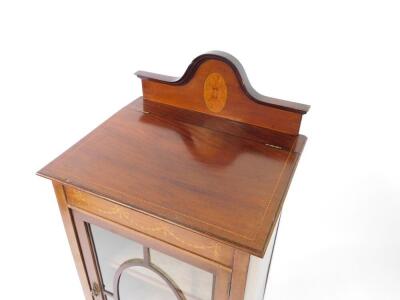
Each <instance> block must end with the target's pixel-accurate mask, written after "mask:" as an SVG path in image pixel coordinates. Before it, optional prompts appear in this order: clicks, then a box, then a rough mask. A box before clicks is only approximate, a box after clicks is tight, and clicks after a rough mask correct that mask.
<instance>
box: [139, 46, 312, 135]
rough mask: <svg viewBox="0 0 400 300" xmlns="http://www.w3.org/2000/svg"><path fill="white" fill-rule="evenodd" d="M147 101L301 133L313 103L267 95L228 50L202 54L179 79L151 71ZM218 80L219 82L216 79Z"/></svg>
mask: <svg viewBox="0 0 400 300" xmlns="http://www.w3.org/2000/svg"><path fill="white" fill-rule="evenodd" d="M136 74H137V75H138V76H139V77H140V78H141V79H142V87H143V97H144V99H145V100H148V101H153V102H158V103H163V104H167V105H171V106H174V107H178V108H183V109H187V110H190V111H197V112H201V113H204V114H208V115H211V116H219V117H222V118H225V119H228V120H232V121H238V122H241V123H246V124H251V125H254V126H259V127H262V128H269V129H272V130H275V131H278V132H282V133H286V134H291V135H297V134H298V133H299V128H300V123H301V119H302V115H303V114H305V113H306V112H307V111H308V109H309V106H308V105H304V104H300V103H295V102H290V101H284V100H279V99H274V98H270V97H266V96H263V95H260V94H259V93H257V92H256V91H255V90H254V89H253V88H252V87H251V85H250V83H249V81H248V79H247V76H246V74H245V72H244V70H243V67H242V66H241V65H240V63H239V62H238V61H237V60H236V59H235V58H234V57H232V56H230V55H228V54H226V53H224V52H213V53H209V54H205V55H201V56H199V57H198V58H196V59H195V60H194V61H193V63H192V64H191V65H190V66H189V68H188V69H187V71H186V72H185V74H184V75H183V76H182V77H181V78H180V79H176V78H173V77H165V76H162V75H158V74H153V73H148V72H142V71H140V72H137V73H136ZM216 80H217V81H216Z"/></svg>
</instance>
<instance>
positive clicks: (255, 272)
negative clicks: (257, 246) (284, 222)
mask: <svg viewBox="0 0 400 300" xmlns="http://www.w3.org/2000/svg"><path fill="white" fill-rule="evenodd" d="M278 227H279V220H278V222H277V223H276V225H275V228H274V231H273V233H272V235H271V238H270V240H269V243H268V247H267V250H266V251H265V255H264V258H259V257H256V256H253V255H251V256H250V263H249V271H248V273H247V283H246V290H245V297H244V300H263V299H264V295H265V289H266V286H267V280H268V274H269V270H270V267H271V260H272V254H273V252H274V246H275V240H276V235H277V232H278Z"/></svg>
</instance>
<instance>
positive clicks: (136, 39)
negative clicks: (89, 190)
mask: <svg viewBox="0 0 400 300" xmlns="http://www.w3.org/2000/svg"><path fill="white" fill-rule="evenodd" d="M396 2H397V1H366V0H363V1H355V0H336V1H321V0H319V1H311V0H305V1H289V0H279V1H278V0H275V1H260V2H252V1H246V2H245V3H246V4H245V3H244V2H242V3H240V4H238V3H237V2H235V1H196V2H194V1H193V2H192V1H133V0H132V1H99V0H98V1H82V0H81V1H71V0H70V1H54V0H53V1H42V0H38V1H18V0H14V1H1V2H0V101H1V106H0V109H1V115H0V130H1V147H0V151H1V155H0V160H1V161H0V163H1V164H0V165H1V171H2V172H1V175H0V176H1V181H0V182H1V198H2V199H1V200H2V201H1V218H0V230H1V246H0V254H1V255H0V276H1V280H0V282H1V293H2V295H1V298H2V299H58V300H63V299H68V300H70V299H83V296H82V292H81V288H80V284H79V282H78V276H77V274H76V271H75V267H74V264H73V261H72V256H71V254H70V250H69V247H68V245H67V239H66V236H65V234H64V229H63V226H62V222H61V218H60V216H59V212H58V207H57V204H56V200H55V198H54V196H53V191H52V188H51V184H50V182H49V181H46V180H44V179H42V178H39V177H37V176H35V175H34V173H35V172H36V171H37V170H38V169H39V168H41V167H42V166H43V165H45V164H46V163H47V162H49V160H51V159H53V158H55V157H56V156H57V155H59V154H60V153H61V152H62V151H64V150H65V149H66V148H67V147H69V146H71V145H72V144H73V143H75V142H76V141H78V140H79V139H80V138H81V137H82V136H84V135H85V134H86V133H88V132H90V131H91V130H92V129H94V128H95V127H96V126H97V125H98V124H99V123H100V122H102V121H103V120H105V119H106V118H107V117H109V116H110V115H111V114H113V113H114V112H115V111H117V110H118V109H120V108H121V107H122V106H124V105H125V104H127V103H129V102H130V101H131V100H133V99H134V98H136V97H137V96H139V95H140V94H141V88H140V80H139V79H137V78H136V77H135V76H134V75H133V73H134V72H135V71H136V70H138V69H143V70H148V71H154V72H157V73H162V74H169V75H175V76H180V75H182V74H183V71H184V70H185V69H186V67H187V66H188V64H189V63H190V61H191V60H192V59H193V58H194V57H195V56H197V55H199V54H201V53H203V52H206V51H209V50H223V51H227V52H230V53H231V54H233V55H234V56H236V57H237V58H238V59H239V60H240V61H241V62H242V64H243V65H244V67H245V69H246V71H247V74H248V76H249V79H250V81H251V82H252V84H253V86H254V87H255V88H256V89H257V90H258V91H259V92H261V93H263V94H266V95H269V96H272V97H277V98H281V99H287V100H293V101H298V102H303V103H307V104H311V106H312V107H311V110H310V112H309V113H308V114H307V115H306V116H305V117H304V121H303V125H302V129H301V132H302V133H303V134H305V135H307V136H308V137H309V141H308V144H307V145H306V148H305V152H304V155H303V157H302V160H301V161H300V164H299V167H298V171H297V173H296V175H295V178H294V180H293V184H292V186H291V190H290V192H289V194H288V197H287V201H286V203H285V206H284V210H283V215H282V222H281V226H280V232H279V236H278V239H277V245H276V251H275V255H274V261H273V264H272V271H271V274H270V281H269V284H268V291H267V294H266V299H268V300H278V299H283V300H287V299H288V300H291V299H296V300H300V299H306V300H312V299H315V300H321V299H334V300H336V299H363V300H368V299H400V233H399V231H400V230H399V229H400V188H399V179H400V178H399V167H400V161H399V154H398V151H399V146H400V144H399V141H398V138H399V133H398V132H399V129H400V125H399V117H398V116H399V111H398V109H399V105H398V103H399V101H400V91H399V90H400V87H399V80H400V59H399V53H400V45H399V28H400V18H399V13H400V11H399V8H398V7H397V5H396V4H397V3H396Z"/></svg>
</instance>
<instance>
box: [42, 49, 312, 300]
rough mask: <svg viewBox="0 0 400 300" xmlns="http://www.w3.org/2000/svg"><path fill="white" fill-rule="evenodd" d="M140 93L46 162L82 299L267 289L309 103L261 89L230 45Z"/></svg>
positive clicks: (250, 294)
mask: <svg viewBox="0 0 400 300" xmlns="http://www.w3.org/2000/svg"><path fill="white" fill-rule="evenodd" d="M136 74H137V76H138V77H139V78H140V79H141V80H142V88H143V96H142V97H140V98H138V99H137V100H135V101H133V102H132V103H130V104H128V105H127V106H126V107H124V108H122V109H121V110H120V111H118V112H117V113H115V114H114V115H113V116H112V117H111V118H109V119H108V120H106V121H105V122H104V123H103V124H101V125H100V126H99V127H97V128H96V129H95V130H94V131H92V132H91V133H90V134H89V135H87V136H86V137H84V138H83V139H82V140H81V141H79V142H78V143H77V144H75V145H74V146H72V147H71V148H70V149H69V150H67V151H66V152H64V153H63V154H62V155H61V156H59V157H58V158H57V159H55V160H54V161H52V162H51V163H50V164H48V165H47V166H46V167H44V168H43V169H42V170H40V171H39V172H38V174H39V175H41V176H43V177H46V178H48V179H50V180H52V182H53V186H54V190H55V193H56V196H57V200H58V204H59V207H60V211H61V216H62V219H63V222H64V225H65V230H66V233H67V236H68V240H69V243H70V246H71V249H72V253H73V256H74V259H75V263H76V267H77V269H78V273H79V276H80V280H81V283H82V286H83V291H84V294H85V298H86V299H87V300H89V299H91V300H93V299H95V300H100V299H103V300H104V299H109V300H111V299H113V300H128V299H129V300H136V299H137V300H142V299H146V300H147V299H150V300H152V299H154V300H168V299H174V300H175V299H178V300H184V299H186V300H211V299H216V300H228V299H229V300H242V299H246V300H262V299H263V297H264V291H265V286H266V280H267V277H268V271H269V267H270V261H271V257H272V252H273V247H274V242H275V237H276V233H277V228H278V223H279V218H280V212H281V208H282V204H283V201H284V198H285V195H286V193H287V190H288V187H289V184H290V181H291V178H292V176H293V174H294V171H295V168H296V165H297V162H298V160H299V157H300V154H301V152H302V150H303V147H304V144H305V141H306V138H305V137H304V136H302V135H299V128H300V123H301V120H302V116H303V114H305V113H306V112H307V110H308V109H309V106H307V105H303V104H299V103H295V102H289V101H284V100H279V99H274V98H270V97H266V96H262V95H260V94H259V93H257V92H256V91H255V90H254V89H253V88H252V87H251V85H250V83H249V81H248V79H247V76H246V74H245V72H244V70H243V68H242V66H241V64H240V63H239V62H238V61H237V60H236V59H235V58H234V57H232V56H231V55H229V54H227V53H224V52H210V53H206V54H203V55H200V56H199V57H197V58H195V59H194V60H193V62H192V63H191V64H190V65H189V67H188V68H187V70H186V72H185V73H184V75H183V76H182V77H180V78H175V77H170V76H164V75H158V74H154V73H149V72H143V71H139V72H137V73H136Z"/></svg>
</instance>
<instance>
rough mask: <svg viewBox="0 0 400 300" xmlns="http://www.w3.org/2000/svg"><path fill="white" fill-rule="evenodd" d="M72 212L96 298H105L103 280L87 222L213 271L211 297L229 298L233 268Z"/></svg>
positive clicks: (128, 229)
mask: <svg viewBox="0 0 400 300" xmlns="http://www.w3.org/2000/svg"><path fill="white" fill-rule="evenodd" d="M71 214H72V217H73V220H74V223H75V228H76V233H77V238H78V239H79V244H80V246H81V250H82V255H83V258H84V262H85V267H86V271H87V275H88V279H89V282H90V285H91V288H92V297H93V298H94V299H95V300H105V299H106V298H105V295H104V288H103V287H104V284H103V282H102V279H101V275H100V274H101V272H100V269H99V263H98V261H97V254H96V250H95V247H94V243H93V237H92V235H91V231H90V230H89V225H88V224H94V225H96V226H99V227H101V228H104V229H106V230H109V231H111V232H113V233H115V234H118V235H121V236H124V237H126V238H128V239H131V240H134V241H136V242H138V243H140V244H142V245H143V246H144V247H148V248H150V249H154V250H157V251H159V252H162V253H164V254H167V255H169V256H171V257H174V258H176V259H178V260H181V261H183V262H186V263H188V264H190V265H193V266H196V267H198V268H200V269H202V270H205V271H208V272H210V273H212V274H213V278H214V280H213V292H212V293H213V299H218V300H228V299H229V294H230V286H231V280H232V270H231V269H230V268H228V267H226V266H223V265H221V264H219V263H217V262H214V261H212V260H209V259H206V258H204V257H201V256H199V255H196V254H193V253H191V252H189V251H187V250H185V249H182V248H179V247H176V246H174V245H170V244H168V243H166V242H164V241H160V240H157V239H154V238H152V237H150V236H148V235H146V234H143V233H141V232H139V231H136V230H134V229H132V228H129V227H126V226H124V225H121V224H118V223H115V222H111V221H109V220H107V219H104V218H102V217H99V216H96V215H93V214H91V213H88V212H86V211H82V210H80V209H72V211H71ZM99 288H100V290H99Z"/></svg>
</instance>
